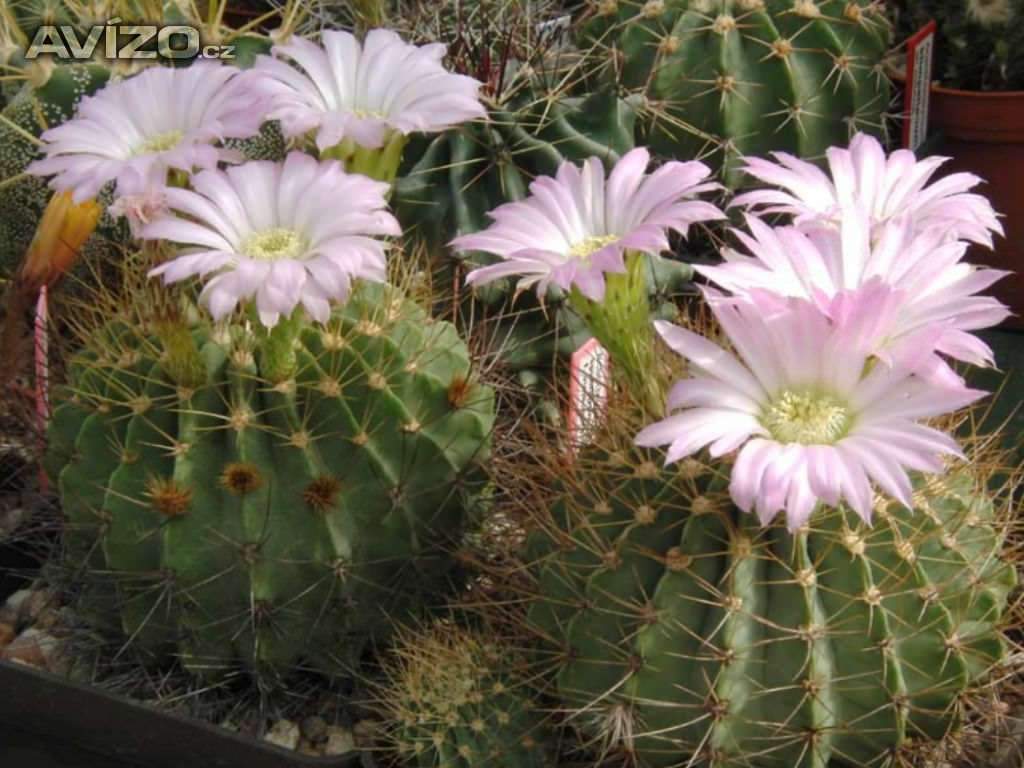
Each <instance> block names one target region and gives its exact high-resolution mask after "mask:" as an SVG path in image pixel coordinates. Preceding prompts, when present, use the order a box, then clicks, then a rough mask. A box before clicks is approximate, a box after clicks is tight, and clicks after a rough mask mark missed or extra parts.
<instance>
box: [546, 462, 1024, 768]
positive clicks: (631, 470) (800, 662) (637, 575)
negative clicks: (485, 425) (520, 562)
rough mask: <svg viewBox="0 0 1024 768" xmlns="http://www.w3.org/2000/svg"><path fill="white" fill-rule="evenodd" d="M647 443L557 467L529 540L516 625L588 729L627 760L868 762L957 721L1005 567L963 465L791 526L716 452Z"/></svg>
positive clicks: (762, 766) (993, 619) (989, 631)
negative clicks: (866, 517) (724, 467)
mask: <svg viewBox="0 0 1024 768" xmlns="http://www.w3.org/2000/svg"><path fill="white" fill-rule="evenodd" d="M656 460H657V458H656V457H653V456H647V455H646V454H645V455H639V454H637V453H635V452H634V451H632V450H630V449H628V448H626V449H624V450H622V451H619V452H611V453H603V454H598V453H597V452H596V451H594V452H592V453H590V454H589V455H588V456H586V457H584V458H582V459H581V461H580V463H579V464H578V466H577V467H576V468H574V469H570V470H569V471H570V473H571V477H565V470H564V469H563V470H562V480H563V482H562V487H563V488H564V489H566V490H563V491H562V492H560V493H559V494H558V498H557V502H556V503H555V504H554V506H553V507H552V510H551V512H550V514H549V515H547V516H542V518H541V519H542V523H543V524H542V525H541V526H540V528H539V529H538V530H537V531H536V532H535V533H534V534H533V535H532V537H531V541H530V542H529V554H530V557H531V560H532V562H533V563H534V573H535V575H536V584H535V590H536V594H535V596H534V597H533V600H532V604H531V606H530V609H529V614H528V623H529V626H530V627H531V629H532V630H533V631H535V632H536V633H538V635H539V636H540V637H541V638H543V643H544V647H545V648H546V649H547V652H546V654H545V657H544V662H545V663H549V664H551V665H552V666H554V667H556V668H557V677H556V681H555V687H556V688H557V691H558V694H559V695H560V696H561V698H562V700H563V701H564V704H565V706H566V707H567V708H568V709H569V710H570V711H575V712H576V713H577V715H576V716H575V720H576V721H577V722H579V723H580V725H581V728H582V729H583V731H584V732H585V736H586V737H587V738H588V739H590V740H593V741H602V740H603V741H604V742H605V743H604V746H605V748H607V749H613V748H617V749H623V750H624V751H626V752H629V753H632V755H633V756H634V757H635V758H636V762H637V763H638V764H640V765H643V766H677V765H694V766H698V765H699V766H714V767H715V768H724V767H725V766H730V767H732V766H737V767H738V766H751V765H756V766H758V767H759V768H774V767H775V766H778V767H779V768H782V767H783V766H785V768H793V767H797V768H805V767H810V766H821V767H824V766H827V765H857V766H867V765H887V764H891V763H890V762H889V761H890V760H891V759H893V758H895V756H896V755H898V754H899V753H900V751H901V750H902V749H905V748H906V749H909V747H910V744H911V743H912V742H913V741H916V740H931V739H935V740H938V739H941V738H943V737H944V736H945V735H946V734H947V733H948V732H950V731H951V730H952V729H954V728H955V727H956V723H957V709H958V702H959V700H960V696H961V694H962V693H964V692H965V691H966V690H967V689H968V688H969V687H970V686H971V685H973V684H975V683H980V682H982V681H983V680H984V678H985V677H986V673H987V672H989V671H990V670H991V669H992V668H993V666H994V665H995V664H997V663H998V662H999V661H1000V660H1002V659H1003V657H1004V653H1005V649H1004V644H1003V640H1002V636H1001V632H1000V629H1001V627H1000V617H1001V614H1002V612H1003V610H1004V608H1005V607H1006V604H1007V596H1008V594H1009V593H1010V592H1011V591H1012V590H1013V588H1014V586H1015V584H1016V576H1015V570H1014V568H1013V566H1012V565H1011V564H1009V563H1007V562H1004V561H1003V560H1002V559H1001V551H1002V547H1003V544H1004V541H1003V538H1004V537H1003V533H1004V532H1005V523H1004V521H1003V520H1002V519H1001V518H1000V516H999V515H998V514H997V513H996V511H995V507H994V505H993V502H992V500H991V498H990V497H989V496H988V495H987V494H986V490H985V488H984V485H983V483H982V479H981V478H976V477H974V476H973V475H972V471H973V470H974V469H975V468H976V467H977V464H975V465H973V466H971V467H969V468H966V469H962V470H958V471H956V472H955V473H954V474H951V475H950V476H948V477H946V478H935V479H928V480H925V479H923V478H919V479H918V481H917V485H916V488H917V490H916V493H915V502H916V504H915V508H914V509H913V510H907V509H904V508H902V507H900V505H898V504H896V503H895V502H893V503H891V504H887V505H883V503H882V502H879V505H878V506H877V507H876V513H875V514H876V519H875V522H874V525H873V527H868V526H866V525H864V524H863V523H861V522H860V521H859V519H858V518H856V516H855V515H854V514H853V513H851V512H848V511H846V510H845V509H820V510H819V511H818V512H817V513H816V515H815V516H814V517H813V518H812V519H811V523H810V525H809V526H808V527H807V528H805V529H803V530H801V531H799V532H798V533H797V534H795V535H790V534H789V533H788V532H787V531H786V529H785V527H784V526H783V525H781V524H775V525H772V526H769V527H767V528H761V527H760V526H759V525H758V523H757V520H756V518H755V517H754V516H752V515H747V514H744V513H742V512H739V511H738V510H737V509H736V508H735V507H733V506H732V505H731V504H730V502H729V499H728V494H727V493H726V492H725V491H724V488H723V486H724V482H723V481H724V478H723V477H722V476H720V475H718V474H717V473H716V470H715V469H713V468H709V467H707V466H705V465H702V464H701V463H700V462H698V461H697V460H695V459H688V460H686V461H684V462H683V463H682V464H681V465H680V466H678V467H672V468H669V469H661V468H660V467H659V466H658V465H656V464H655V463H654V461H656ZM563 466H564V465H563ZM549 482H550V481H549Z"/></svg>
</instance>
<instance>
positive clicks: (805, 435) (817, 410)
mask: <svg viewBox="0 0 1024 768" xmlns="http://www.w3.org/2000/svg"><path fill="white" fill-rule="evenodd" d="M850 421H851V417H850V410H849V408H848V406H847V405H846V404H845V403H843V402H842V401H840V400H838V399H836V398H834V397H832V395H828V394H825V393H821V392H794V391H792V390H789V389H787V390H785V391H784V392H782V394H780V395H779V396H778V397H776V398H775V399H774V400H773V401H772V402H771V403H770V404H769V405H768V406H767V407H766V408H765V409H764V411H762V413H761V423H762V424H763V425H764V426H765V428H766V429H767V430H768V431H769V432H770V433H771V435H772V437H774V438H775V439H776V440H778V441H779V442H780V443H800V444H801V445H827V444H830V443H834V442H836V441H837V440H839V439H840V438H841V437H843V436H844V435H845V434H846V433H847V431H848V430H849V429H850Z"/></svg>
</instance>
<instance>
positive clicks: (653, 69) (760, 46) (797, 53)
mask: <svg viewBox="0 0 1024 768" xmlns="http://www.w3.org/2000/svg"><path fill="white" fill-rule="evenodd" d="M583 35H584V39H585V40H586V41H588V42H590V43H592V44H593V49H594V50H595V51H596V55H597V56H599V57H601V58H602V59H606V58H608V48H611V49H612V50H613V53H614V56H612V57H611V58H612V59H613V60H619V66H618V67H617V68H618V69H620V72H618V73H617V74H618V75H619V76H620V78H621V83H622V85H623V86H624V87H626V88H627V89H629V90H639V91H641V92H643V93H644V95H645V96H646V98H647V100H648V103H649V105H650V107H651V109H650V112H651V117H652V119H651V121H650V124H649V125H647V126H645V131H646V134H647V139H648V142H649V143H650V144H651V146H652V148H653V149H655V150H656V151H657V152H659V153H661V154H663V155H666V156H671V157H678V158H686V159H692V158H693V157H701V159H704V158H705V157H708V158H709V160H710V161H712V162H714V163H716V164H718V165H719V167H720V168H721V169H722V176H723V179H724V181H725V182H726V183H728V184H729V185H730V186H735V185H736V184H738V183H739V181H740V172H739V167H738V166H739V163H740V161H741V159H742V156H744V155H764V154H765V153H767V152H770V151H779V150H781V151H786V152H789V153H791V154H794V155H797V156H801V157H807V158H818V157H821V156H823V154H824V152H825V149H826V148H828V147H829V146H833V145H845V144H846V143H847V141H848V140H849V138H850V137H851V136H852V135H853V134H854V133H856V132H858V131H861V132H868V133H874V134H880V133H882V132H883V130H884V118H885V113H886V110H887V109H888V107H889V98H890V97H889V85H888V80H887V79H886V77H885V75H884V73H883V71H882V59H883V56H884V55H885V53H886V51H887V49H888V43H889V37H890V35H889V26H888V22H887V21H886V20H885V18H884V16H883V15H882V12H881V8H880V5H879V4H878V3H876V2H874V0H820V1H818V2H815V0H664V1H663V0H650V1H649V2H641V1H639V0H618V1H616V0H605V1H604V2H600V3H597V4H596V8H595V12H594V15H593V16H592V18H591V19H590V20H589V21H588V22H587V23H586V24H585V25H584V30H583Z"/></svg>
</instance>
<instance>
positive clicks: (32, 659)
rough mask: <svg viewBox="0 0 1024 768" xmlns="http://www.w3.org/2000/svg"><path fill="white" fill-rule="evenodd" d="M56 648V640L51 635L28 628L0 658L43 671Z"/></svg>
mask: <svg viewBox="0 0 1024 768" xmlns="http://www.w3.org/2000/svg"><path fill="white" fill-rule="evenodd" d="M57 646H58V641H57V638H55V637H53V635H49V634H47V633H46V632H43V631H42V630H40V629H36V628H34V627H30V628H29V629H26V630H25V631H24V632H22V633H21V634H20V635H18V637H16V638H15V639H14V640H13V641H12V642H11V643H10V644H9V645H8V646H7V647H6V648H5V649H4V652H3V655H2V657H0V658H3V659H5V660H6V661H17V662H20V663H22V664H28V665H30V666H33V667H38V668H40V669H45V668H47V667H48V666H49V662H50V657H51V656H53V654H54V652H55V651H56V649H57Z"/></svg>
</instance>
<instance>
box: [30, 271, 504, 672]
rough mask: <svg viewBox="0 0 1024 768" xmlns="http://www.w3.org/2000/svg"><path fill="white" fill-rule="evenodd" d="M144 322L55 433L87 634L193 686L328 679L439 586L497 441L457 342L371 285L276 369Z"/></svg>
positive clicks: (91, 352) (77, 370)
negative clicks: (230, 671)
mask: <svg viewBox="0 0 1024 768" xmlns="http://www.w3.org/2000/svg"><path fill="white" fill-rule="evenodd" d="M129 295H138V296H140V298H139V306H140V307H143V306H145V305H146V304H147V303H151V304H156V305H159V302H151V301H148V300H146V299H145V298H144V294H142V295H140V294H139V293H138V292H132V291H129ZM134 311H136V312H139V313H140V315H139V317H141V318H142V319H141V320H140V319H139V318H138V317H136V316H134V315H131V314H126V315H123V316H122V317H121V318H120V319H115V320H109V321H108V322H107V324H106V325H105V326H104V327H102V329H101V330H100V331H98V332H97V331H94V332H92V333H90V334H88V338H87V343H86V345H85V348H84V349H83V351H82V352H81V353H80V354H79V355H77V356H76V358H75V359H74V360H73V361H72V363H71V368H70V382H69V385H68V394H71V395H72V396H71V397H70V398H68V397H64V398H62V400H63V404H62V405H61V406H60V407H59V408H57V410H56V411H55V413H54V415H53V420H52V424H51V428H50V434H49V437H50V450H49V454H48V458H47V471H48V473H49V474H50V477H51V478H53V479H54V480H55V481H56V482H57V484H58V488H59V492H60V496H61V499H62V505H63V511H64V515H65V518H66V520H67V537H66V538H67V550H68V560H69V563H70V564H71V565H73V566H76V567H77V568H78V569H80V570H81V575H80V576H76V578H80V579H82V580H84V581H85V582H86V583H87V584H88V583H90V582H92V583H93V584H94V585H95V586H94V588H93V589H91V590H90V592H91V593H92V594H91V596H90V600H89V601H88V603H89V605H88V608H89V610H90V612H91V613H92V614H93V615H94V616H99V617H100V618H102V616H103V614H104V612H106V615H107V617H108V618H109V619H110V621H111V622H112V623H113V624H114V625H120V628H121V629H122V630H123V632H124V634H125V635H126V636H127V637H129V638H131V639H132V640H133V641H134V642H136V644H137V645H138V646H139V647H141V648H142V649H144V650H146V651H148V652H150V653H152V654H153V655H154V656H155V657H157V658H160V657H163V656H165V655H166V654H168V653H177V654H179V655H180V657H181V658H182V659H183V661H184V663H185V665H186V667H188V668H190V669H192V670H194V671H196V672H199V673H209V674H216V673H218V672H220V671H221V670H223V669H227V668H230V667H231V666H232V665H233V664H235V663H240V664H241V665H243V666H245V667H248V668H249V669H251V670H253V671H255V672H256V673H257V674H263V673H269V674H277V673H280V672H284V671H286V670H288V669H289V668H291V667H292V666H293V665H295V664H296V663H298V662H300V661H302V662H305V663H307V664H309V665H311V666H313V667H314V668H317V669H322V670H327V671H337V670H340V669H344V668H346V667H347V666H348V665H349V664H352V663H353V662H354V661H355V660H356V659H357V658H358V656H359V654H360V652H361V651H362V650H363V648H364V647H365V645H366V642H367V640H368V639H370V638H371V637H375V636H378V635H383V634H384V633H385V631H386V629H387V627H388V626H390V620H391V619H392V618H393V617H396V616H400V615H401V613H402V611H403V610H404V609H405V608H406V606H412V605H417V604H418V603H417V601H418V600H421V599H423V598H424V596H425V595H428V594H430V593H432V592H435V591H438V590H440V589H441V588H442V587H446V586H447V581H448V577H449V575H450V574H451V572H452V563H453V559H452V558H451V557H449V556H448V555H447V551H448V548H449V547H450V546H452V545H453V543H454V542H455V541H457V539H458V536H459V535H460V529H461V526H462V523H463V517H464V507H463V496H464V491H466V490H468V489H470V488H471V487H473V483H474V482H475V479H474V478H475V476H476V474H477V467H478V462H479V461H481V460H482V459H483V458H484V457H485V454H486V450H487V441H488V435H489V432H490V429H491V423H492V421H493V393H492V392H491V390H490V389H489V388H487V387H484V386H481V385H477V384H475V383H474V379H473V375H472V371H471V369H470V363H469V360H468V358H467V351H466V347H465V345H464V344H463V343H462V342H461V340H460V339H459V338H458V336H457V334H456V332H455V329H454V328H453V327H452V326H451V325H449V324H447V323H443V322H433V321H431V320H430V319H429V318H428V317H427V315H426V313H425V312H424V311H423V310H421V309H420V308H419V307H417V306H416V305H415V304H413V303H412V302H411V301H410V300H407V299H405V298H403V297H402V295H401V294H400V293H398V292H397V290H396V289H392V288H382V287H380V286H362V287H360V288H359V290H358V291H357V292H356V293H354V294H353V297H352V298H351V300H350V301H349V302H348V303H347V304H346V305H345V306H344V307H342V308H339V309H338V310H336V312H335V313H334V315H333V316H332V319H331V321H330V323H329V324H328V325H327V326H326V327H324V328H319V327H313V326H307V327H304V328H302V330H301V331H299V333H298V336H297V340H296V342H295V344H294V345H291V344H289V345H285V347H284V348H280V347H275V346H274V345H272V344H271V343H269V342H268V341H265V340H261V339H257V338H255V337H254V336H253V332H252V331H250V330H248V329H247V326H244V325H241V324H234V325H221V326H216V327H213V326H210V325H209V324H208V323H205V322H203V321H195V322H193V323H192V324H191V325H187V324H185V323H184V321H183V320H179V321H175V322H173V323H172V322H170V321H168V320H166V319H161V318H155V319H154V318H153V317H151V316H150V315H147V314H146V312H143V311H142V309H136V310H134ZM161 314H168V315H169V316H170V313H166V312H165V311H164V310H161ZM283 360H284V361H285V362H284V364H282V361H283Z"/></svg>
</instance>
